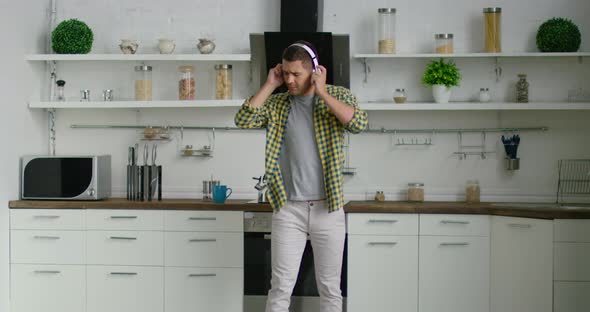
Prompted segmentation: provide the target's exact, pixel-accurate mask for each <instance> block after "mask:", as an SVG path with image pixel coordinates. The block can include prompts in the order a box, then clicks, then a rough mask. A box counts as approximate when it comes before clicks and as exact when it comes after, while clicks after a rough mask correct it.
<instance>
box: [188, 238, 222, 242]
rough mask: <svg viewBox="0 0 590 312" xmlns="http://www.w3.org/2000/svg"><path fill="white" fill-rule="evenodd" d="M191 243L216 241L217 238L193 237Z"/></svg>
mask: <svg viewBox="0 0 590 312" xmlns="http://www.w3.org/2000/svg"><path fill="white" fill-rule="evenodd" d="M188 241H189V242H191V243H202V242H216V241H217V239H216V238H193V239H189V240H188Z"/></svg>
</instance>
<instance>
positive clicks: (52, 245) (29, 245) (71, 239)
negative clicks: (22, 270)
mask: <svg viewBox="0 0 590 312" xmlns="http://www.w3.org/2000/svg"><path fill="white" fill-rule="evenodd" d="M85 241H86V232H84V231H53V230H41V231H32V230H12V231H10V262H11V263H30V264H85V263H86V261H85V250H86V242H85Z"/></svg>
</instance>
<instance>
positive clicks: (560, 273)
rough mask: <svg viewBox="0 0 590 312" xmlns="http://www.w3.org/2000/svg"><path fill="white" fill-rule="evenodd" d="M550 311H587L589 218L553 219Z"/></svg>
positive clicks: (589, 304)
mask: <svg viewBox="0 0 590 312" xmlns="http://www.w3.org/2000/svg"><path fill="white" fill-rule="evenodd" d="M554 222H555V235H554V259H555V262H554V267H553V270H554V275H553V287H554V292H553V295H554V297H553V301H554V305H553V311H554V312H578V311H590V269H589V263H590V220H581V219H580V220H573V219H570V220H562V219H560V220H555V221H554Z"/></svg>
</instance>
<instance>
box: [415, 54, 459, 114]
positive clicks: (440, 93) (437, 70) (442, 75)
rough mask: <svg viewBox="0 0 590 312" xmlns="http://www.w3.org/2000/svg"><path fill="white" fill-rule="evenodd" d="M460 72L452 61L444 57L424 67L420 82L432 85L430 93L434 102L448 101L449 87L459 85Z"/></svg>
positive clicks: (449, 95)
mask: <svg viewBox="0 0 590 312" xmlns="http://www.w3.org/2000/svg"><path fill="white" fill-rule="evenodd" d="M459 81H461V73H460V72H459V68H457V65H455V63H453V62H452V61H450V60H449V61H447V62H445V60H444V59H442V58H441V59H440V60H438V61H432V62H430V63H429V64H428V66H427V67H426V71H424V76H423V77H422V83H424V84H425V85H427V86H432V95H433V97H434V101H435V102H436V103H448V102H449V99H450V98H451V88H452V87H456V86H459Z"/></svg>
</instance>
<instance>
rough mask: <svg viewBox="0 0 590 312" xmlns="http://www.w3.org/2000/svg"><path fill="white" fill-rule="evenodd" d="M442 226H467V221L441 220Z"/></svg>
mask: <svg viewBox="0 0 590 312" xmlns="http://www.w3.org/2000/svg"><path fill="white" fill-rule="evenodd" d="M440 223H442V224H469V221H455V220H442V221H440Z"/></svg>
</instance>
